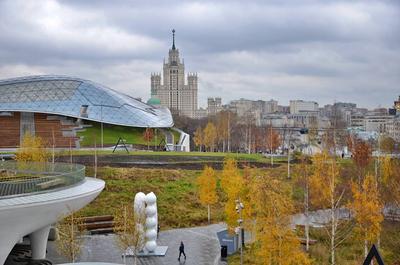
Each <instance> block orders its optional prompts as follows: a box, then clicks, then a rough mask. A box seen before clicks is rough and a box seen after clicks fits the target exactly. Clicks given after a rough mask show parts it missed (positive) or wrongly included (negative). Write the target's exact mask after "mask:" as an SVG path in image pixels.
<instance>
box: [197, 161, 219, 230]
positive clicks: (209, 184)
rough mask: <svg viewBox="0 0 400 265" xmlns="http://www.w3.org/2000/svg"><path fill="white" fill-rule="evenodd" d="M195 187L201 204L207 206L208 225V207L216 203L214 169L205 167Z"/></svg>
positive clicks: (209, 218) (209, 214)
mask: <svg viewBox="0 0 400 265" xmlns="http://www.w3.org/2000/svg"><path fill="white" fill-rule="evenodd" d="M197 186H198V189H199V196H200V202H201V204H203V205H205V206H207V211H208V212H207V213H208V215H207V216H208V223H210V220H211V213H210V205H213V204H215V203H216V202H217V201H218V196H217V178H216V175H215V171H214V169H212V167H209V166H205V167H204V170H203V172H202V173H201V175H200V176H199V177H198V178H197Z"/></svg>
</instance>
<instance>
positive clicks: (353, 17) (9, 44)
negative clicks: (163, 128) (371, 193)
mask: <svg viewBox="0 0 400 265" xmlns="http://www.w3.org/2000/svg"><path fill="white" fill-rule="evenodd" d="M294 3H298V1H271V2H269V3H267V4H266V3H264V2H262V1H253V2H251V3H249V4H246V5H243V4H241V3H240V2H238V1H233V2H232V1H230V2H228V1H219V2H215V3H214V2H211V1H204V2H184V3H183V4H182V2H173V1H169V2H168V3H166V2H162V1H160V2H157V1H152V2H151V3H148V2H146V3H131V2H129V1H118V2H117V4H115V3H114V4H110V3H108V1H97V3H96V4H93V2H90V4H89V3H87V2H85V3H81V2H80V1H54V0H46V1H40V2H39V1H2V2H0V28H1V30H2V37H1V38H0V59H1V60H0V78H1V79H4V78H9V77H17V76H23V75H36V74H62V75H72V76H77V77H81V78H84V79H90V80H92V81H95V82H98V83H102V84H105V85H107V86H109V87H110V88H113V89H115V90H118V91H121V92H123V93H126V94H128V95H131V96H134V97H141V98H142V99H143V100H144V101H146V100H147V99H148V98H150V74H151V73H152V72H161V69H162V60H163V58H166V57H167V53H168V49H169V48H170V47H171V45H172V35H171V30H172V28H175V30H176V47H177V48H178V49H179V50H180V53H181V56H182V57H183V58H184V59H185V64H186V68H187V72H197V73H198V75H199V105H200V106H202V107H205V106H206V100H207V97H222V100H223V103H224V104H226V103H228V102H229V101H230V100H233V99H239V98H246V99H252V100H257V99H261V100H269V99H271V98H272V99H275V100H278V102H279V104H280V105H288V103H289V100H291V99H302V100H313V101H317V102H318V103H319V104H320V106H323V105H325V104H333V103H334V102H335V101H337V102H338V101H342V102H354V103H357V105H358V106H359V107H368V108H375V107H378V106H379V105H381V106H382V107H391V106H392V104H393V101H394V100H395V99H397V97H398V95H399V88H398V87H399V85H398V84H399V81H400V75H399V73H400V52H399V51H400V44H399V43H400V42H399V40H400V33H399V32H398V29H399V28H400V27H399V26H400V4H399V3H396V2H394V1H354V2H351V3H349V2H344V1H311V0H310V1H302V4H301V5H296V4H294ZM154 18H157V21H155V20H154Z"/></svg>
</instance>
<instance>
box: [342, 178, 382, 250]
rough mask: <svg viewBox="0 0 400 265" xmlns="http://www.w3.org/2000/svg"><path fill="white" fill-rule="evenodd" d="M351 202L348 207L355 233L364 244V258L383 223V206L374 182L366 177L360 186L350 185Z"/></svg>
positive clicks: (373, 179) (375, 240)
mask: <svg viewBox="0 0 400 265" xmlns="http://www.w3.org/2000/svg"><path fill="white" fill-rule="evenodd" d="M352 193H353V201H352V202H351V203H350V205H349V207H350V209H351V210H352V213H353V216H354V219H355V221H356V226H355V232H356V234H357V236H358V238H360V239H361V241H362V242H363V243H364V256H365V257H367V255H368V249H369V248H370V247H371V246H372V244H374V243H375V242H377V241H378V238H379V234H380V231H381V223H382V221H383V214H382V208H383V205H382V203H381V200H380V198H379V192H378V188H377V183H376V180H375V178H374V177H373V176H371V175H367V176H366V177H365V179H364V181H363V183H362V185H361V187H360V186H359V185H357V184H354V183H353V185H352Z"/></svg>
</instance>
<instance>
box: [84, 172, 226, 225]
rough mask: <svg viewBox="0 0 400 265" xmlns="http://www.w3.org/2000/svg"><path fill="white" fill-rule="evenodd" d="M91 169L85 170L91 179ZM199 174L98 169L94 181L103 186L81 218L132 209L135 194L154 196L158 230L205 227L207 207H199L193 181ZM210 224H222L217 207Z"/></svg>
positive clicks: (220, 211) (213, 210)
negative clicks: (152, 193)
mask: <svg viewBox="0 0 400 265" xmlns="http://www.w3.org/2000/svg"><path fill="white" fill-rule="evenodd" d="M92 170H93V169H92V168H88V169H87V171H88V172H87V173H88V175H91V174H92V173H93V172H92ZM199 174H200V171H194V170H179V171H178V170H164V169H139V168H111V167H103V168H99V169H98V178H101V179H103V180H104V181H105V182H106V187H105V189H104V190H103V191H102V192H101V194H100V195H99V197H98V198H96V199H95V200H94V201H93V202H92V203H90V204H89V205H88V206H86V207H85V208H83V209H82V210H81V211H80V213H81V214H82V215H84V216H95V215H111V214H113V213H114V212H115V211H116V209H118V208H119V207H121V206H122V205H124V204H129V205H132V203H133V199H134V196H135V194H136V193H137V192H140V191H141V192H144V193H149V192H154V193H155V194H156V196H157V205H158V216H159V222H160V225H161V229H170V228H178V227H192V226H198V225H205V224H207V207H205V206H203V205H201V204H200V201H199V196H198V192H197V186H196V178H197V176H198V175H199ZM211 218H212V222H219V221H222V220H223V207H222V205H221V204H220V203H217V204H216V205H214V206H212V207H211Z"/></svg>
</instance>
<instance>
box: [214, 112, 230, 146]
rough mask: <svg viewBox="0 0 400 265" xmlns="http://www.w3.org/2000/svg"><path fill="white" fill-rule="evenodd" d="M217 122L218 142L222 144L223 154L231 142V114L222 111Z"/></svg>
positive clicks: (217, 117) (218, 114) (217, 116)
mask: <svg viewBox="0 0 400 265" xmlns="http://www.w3.org/2000/svg"><path fill="white" fill-rule="evenodd" d="M215 120H216V129H217V137H218V142H220V143H222V152H225V151H226V149H227V145H228V140H229V132H230V128H229V127H230V112H229V111H220V112H219V113H217V115H216V119H215Z"/></svg>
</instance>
